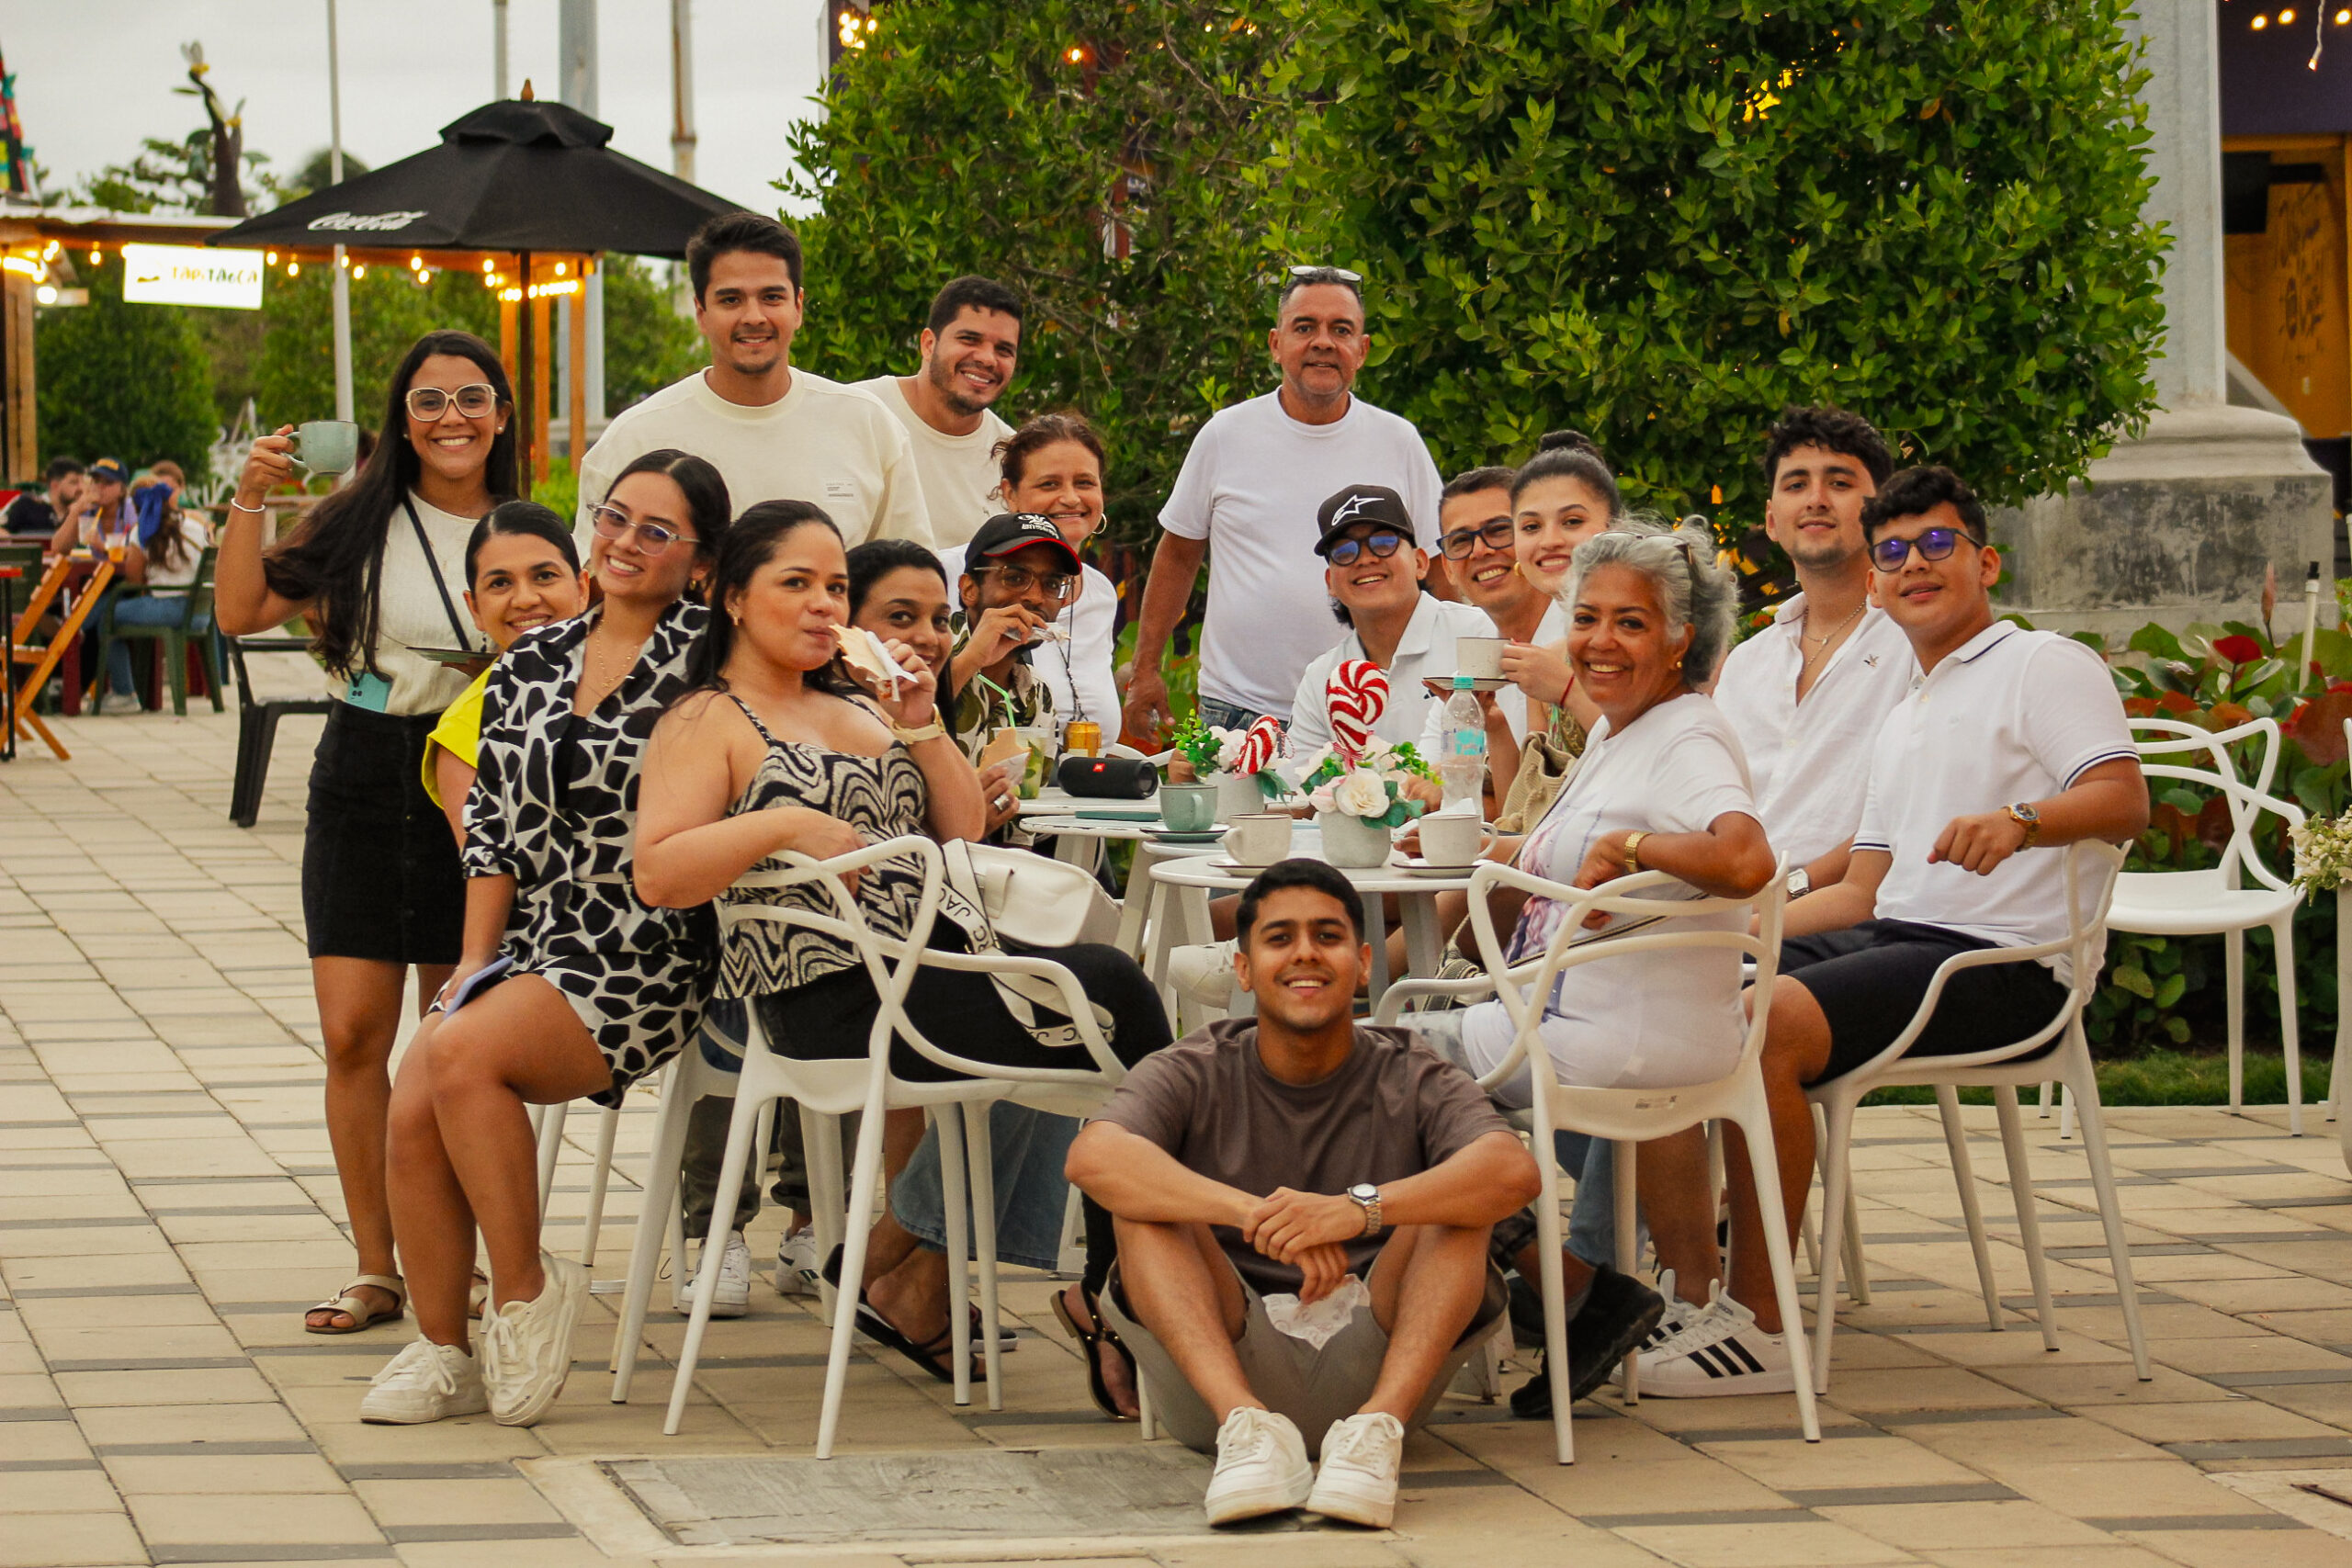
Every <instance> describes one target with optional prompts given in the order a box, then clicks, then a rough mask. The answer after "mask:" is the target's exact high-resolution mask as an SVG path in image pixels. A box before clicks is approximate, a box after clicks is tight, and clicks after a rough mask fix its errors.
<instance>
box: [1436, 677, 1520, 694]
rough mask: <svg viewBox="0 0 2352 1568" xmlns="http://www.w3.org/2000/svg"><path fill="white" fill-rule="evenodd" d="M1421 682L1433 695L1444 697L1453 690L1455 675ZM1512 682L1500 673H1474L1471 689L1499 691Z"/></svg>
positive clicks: (1475, 690)
mask: <svg viewBox="0 0 2352 1568" xmlns="http://www.w3.org/2000/svg"><path fill="white" fill-rule="evenodd" d="M1421 684H1422V685H1424V686H1427V687H1428V688H1429V689H1430V695H1431V696H1438V697H1442V696H1444V695H1446V694H1449V693H1451V692H1452V691H1453V676H1451V675H1447V676H1444V677H1442V678H1440V679H1436V680H1428V681H1423V682H1421ZM1508 685H1510V682H1509V681H1507V680H1505V679H1503V678H1502V677H1501V676H1500V675H1473V676H1472V677H1471V678H1470V689H1471V690H1472V691H1474V692H1499V691H1501V690H1502V689H1503V688H1504V687H1505V686H1508Z"/></svg>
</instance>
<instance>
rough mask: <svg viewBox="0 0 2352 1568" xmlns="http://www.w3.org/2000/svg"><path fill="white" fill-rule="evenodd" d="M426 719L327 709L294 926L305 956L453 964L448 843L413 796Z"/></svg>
mask: <svg viewBox="0 0 2352 1568" xmlns="http://www.w3.org/2000/svg"><path fill="white" fill-rule="evenodd" d="M439 718H440V716H439V715H438V714H429V713H423V714H383V713H375V712H371V711H370V710H368V709H367V708H359V707H354V706H352V705H350V704H349V703H337V704H335V705H334V710H333V711H332V712H330V713H329V714H328V715H327V727H326V729H325V732H324V733H322V735H321V736H320V737H319V750H318V753H317V755H316V757H315V759H314V760H313V761H311V801H310V813H309V818H308V820H307V822H306V824H305V826H304V829H303V833H302V923H303V927H304V930H305V931H306V933H307V934H308V936H309V939H310V948H311V957H313V958H368V959H374V960H376V961H377V962H379V963H384V964H455V963H456V962H457V961H458V948H459V947H460V945H461V944H462V942H463V939H464V936H465V926H466V874H465V872H464V871H463V870H462V869H461V868H460V867H459V865H458V840H457V835H455V834H453V833H452V832H450V831H449V819H448V818H447V817H444V816H443V815H442V814H441V808H440V807H437V806H435V805H434V804H433V797H432V796H430V795H426V794H425V793H424V771H423V764H424V740H425V737H427V736H428V735H430V734H432V733H433V727H434V725H435V723H436V722H437V721H438V720H439Z"/></svg>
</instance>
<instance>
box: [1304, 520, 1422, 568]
mask: <svg viewBox="0 0 2352 1568" xmlns="http://www.w3.org/2000/svg"><path fill="white" fill-rule="evenodd" d="M1404 542H1405V540H1404V537H1403V536H1401V535H1398V534H1392V533H1390V532H1389V531H1388V530H1387V529H1385V528H1384V529H1382V530H1381V531H1380V532H1379V533H1377V534H1368V535H1366V536H1364V537H1363V538H1361V539H1341V540H1340V542H1339V543H1338V544H1336V545H1333V546H1332V547H1330V548H1329V549H1328V550H1326V551H1324V552H1323V558H1324V559H1326V560H1328V561H1329V562H1330V563H1331V564H1332V565H1333V566H1353V565H1355V564H1356V562H1357V561H1358V560H1360V559H1362V558H1363V553H1364V551H1366V550H1370V551H1371V552H1372V553H1373V554H1374V555H1375V556H1377V557H1379V558H1381V559H1382V560H1386V559H1387V558H1389V557H1390V556H1393V555H1395V554H1396V553H1397V547H1398V546H1400V545H1402V544H1403V543H1404Z"/></svg>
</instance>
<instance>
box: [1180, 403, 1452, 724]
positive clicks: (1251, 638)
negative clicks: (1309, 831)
mask: <svg viewBox="0 0 2352 1568" xmlns="http://www.w3.org/2000/svg"><path fill="white" fill-rule="evenodd" d="M1351 484H1374V485H1386V486H1388V487H1389V488H1390V489H1392V490H1394V491H1396V492H1397V494H1398V495H1401V496H1403V497H1404V498H1405V509H1406V511H1407V512H1408V513H1410V514H1411V516H1412V519H1413V530H1414V533H1415V534H1416V535H1418V536H1419V538H1420V539H1421V541H1422V542H1423V543H1424V544H1434V543H1435V541H1436V539H1437V511H1438V492H1439V491H1440V490H1441V489H1442V488H1443V487H1442V482H1441V481H1440V480H1439V479H1438V476H1437V465H1436V464H1435V463H1433V462H1431V461H1430V453H1429V448H1428V447H1427V446H1424V445H1422V442H1421V433H1420V432H1419V431H1418V430H1416V429H1414V428H1413V425H1412V423H1411V422H1410V421H1409V420H1407V419H1404V418H1402V417H1400V416H1398V415H1397V414H1393V413H1390V412H1388V411H1387V410H1385V409H1376V408H1374V407H1373V406H1372V405H1371V404H1370V403H1367V402H1365V401H1364V400H1363V399H1362V398H1353V399H1351V400H1350V401H1349V403H1348V412H1346V413H1344V414H1342V415H1341V416H1340V418H1339V419H1337V420H1335V421H1333V422H1332V423H1329V424H1302V423H1299V422H1298V421H1297V420H1295V419H1293V418H1291V417H1290V415H1288V414H1287V413H1284V412H1283V407H1282V400H1281V396H1280V394H1278V393H1274V392H1268V393H1267V394H1266V395H1265V396H1263V397H1259V398H1251V399H1250V400H1248V401H1247V402H1240V403H1236V404H1234V405H1233V406H1232V407H1231V408H1227V409H1221V410H1219V411H1218V412H1216V414H1215V415H1214V416H1212V417H1211V418H1210V420H1209V422H1208V423H1206V424H1204V425H1203V426H1202V427H1201V433H1200V434H1198V435H1197V436H1194V437H1193V446H1192V449H1191V450H1190V451H1188V452H1186V453H1185V454H1184V467H1183V468H1182V471H1180V472H1179V473H1178V474H1177V476H1176V488H1175V489H1174V490H1172V491H1170V492H1169V496H1168V503H1167V505H1165V506H1163V507H1162V508H1160V512H1159V525H1160V526H1161V527H1163V528H1165V529H1167V530H1168V531H1169V532H1170V533H1171V534H1175V535H1178V536H1182V537H1183V538H1187V539H1206V540H1207V541H1208V544H1209V599H1208V615H1207V620H1206V625H1205V626H1204V629H1203V634H1202V641H1203V645H1204V646H1203V648H1202V652H1201V685H1200V691H1201V695H1203V696H1204V697H1209V698H1213V699H1216V700H1217V701H1221V702H1227V703H1231V704H1233V705H1236V706H1238V707H1241V708H1246V709H1248V710H1249V711H1250V712H1251V713H1269V714H1272V715H1273V716H1275V717H1277V718H1283V719H1287V718H1288V717H1289V716H1290V705H1291V696H1292V694H1293V693H1295V691H1296V690H1297V689H1298V677H1299V674H1300V672H1301V671H1304V670H1305V669H1306V666H1307V664H1308V663H1309V662H1310V661H1311V660H1313V659H1314V658H1315V656H1316V655H1317V654H1318V653H1320V652H1322V651H1323V650H1324V649H1326V648H1328V647H1329V646H1330V645H1329V641H1328V640H1327V639H1328V637H1329V626H1330V624H1331V623H1330V619H1329V616H1330V614H1331V611H1330V601H1329V596H1328V595H1327V594H1326V593H1325V592H1324V588H1323V563H1322V561H1321V560H1320V559H1319V558H1317V556H1316V554H1315V540H1316V531H1315V514H1316V513H1317V511H1318V510H1320V509H1321V507H1322V505H1323V503H1324V502H1326V501H1329V499H1330V498H1331V497H1332V496H1333V495H1335V494H1337V493H1338V492H1339V491H1341V490H1344V489H1345V488H1347V487H1348V486H1349V485H1351Z"/></svg>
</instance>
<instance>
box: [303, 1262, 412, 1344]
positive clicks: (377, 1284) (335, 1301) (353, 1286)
mask: <svg viewBox="0 0 2352 1568" xmlns="http://www.w3.org/2000/svg"><path fill="white" fill-rule="evenodd" d="M361 1289H368V1290H377V1291H381V1292H384V1293H385V1294H386V1295H388V1296H390V1297H391V1298H392V1304H391V1306H390V1308H388V1309H386V1310H385V1311H382V1312H378V1311H375V1310H374V1309H373V1308H371V1307H369V1306H368V1303H366V1302H364V1301H362V1300H361V1299H360V1298H359V1297H358V1296H357V1295H356V1294H354V1292H357V1291H359V1290H361ZM321 1312H332V1313H340V1314H342V1315H343V1316H345V1317H347V1318H349V1319H350V1320H351V1326H350V1327H348V1328H338V1327H336V1326H335V1325H334V1324H332V1323H325V1324H318V1323H312V1322H311V1313H321ZM406 1315H408V1287H407V1286H405V1285H403V1284H401V1277H400V1276H399V1275H397V1274H362V1275H360V1276H359V1277H358V1278H356V1279H355V1280H352V1281H351V1283H349V1284H348V1285H345V1287H344V1288H343V1290H342V1292H341V1293H339V1294H337V1295H334V1296H331V1297H329V1298H328V1299H327V1300H325V1301H322V1302H321V1303H319V1304H318V1305H316V1306H314V1307H311V1309H310V1310H309V1311H308V1312H305V1313H304V1314H302V1330H303V1332H304V1333H306V1334H356V1333H358V1332H359V1331H360V1330H361V1329H363V1328H368V1327H370V1326H372V1325H376V1324H379V1323H397V1322H399V1321H400V1320H401V1318H402V1317H405V1316H406Z"/></svg>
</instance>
